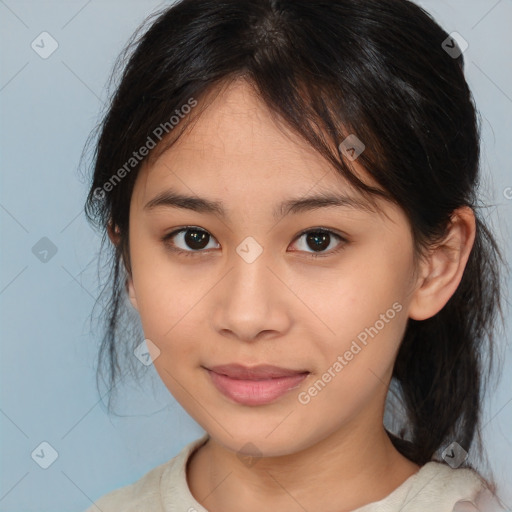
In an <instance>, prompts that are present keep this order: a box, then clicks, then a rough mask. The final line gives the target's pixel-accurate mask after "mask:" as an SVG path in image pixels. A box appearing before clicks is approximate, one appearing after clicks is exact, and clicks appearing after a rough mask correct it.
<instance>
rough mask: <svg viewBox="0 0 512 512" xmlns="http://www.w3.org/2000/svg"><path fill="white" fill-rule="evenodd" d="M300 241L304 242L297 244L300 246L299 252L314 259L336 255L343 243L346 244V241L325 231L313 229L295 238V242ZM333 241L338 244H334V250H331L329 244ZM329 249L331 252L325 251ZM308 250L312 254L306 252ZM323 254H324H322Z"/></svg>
mask: <svg viewBox="0 0 512 512" xmlns="http://www.w3.org/2000/svg"><path fill="white" fill-rule="evenodd" d="M301 239H304V242H303V243H302V244H299V245H301V247H299V250H301V251H304V252H307V253H309V256H312V257H314V258H315V257H319V256H320V257H322V256H329V255H330V254H333V253H336V252H338V251H339V250H341V249H342V248H343V247H344V245H345V243H347V242H348V240H346V239H345V238H343V237H342V236H340V235H338V234H336V233H334V232H332V231H329V230H325V229H314V230H309V231H305V232H303V233H301V234H300V235H299V237H297V240H299V241H300V240H301ZM335 239H337V240H338V241H339V243H338V245H336V244H334V247H335V248H334V249H332V246H331V244H332V243H333V242H334V240H335ZM329 247H331V249H332V250H330V251H326V249H328V248H329ZM308 248H310V249H312V252H310V251H308V250H307V249H308ZM324 252H325V253H326V254H323V253H324ZM315 253H320V254H315Z"/></svg>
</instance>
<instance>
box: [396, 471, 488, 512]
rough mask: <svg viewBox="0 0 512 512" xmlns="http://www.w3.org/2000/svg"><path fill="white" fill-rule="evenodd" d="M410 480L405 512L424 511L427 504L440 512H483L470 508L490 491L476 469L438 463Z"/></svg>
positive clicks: (419, 472)
mask: <svg viewBox="0 0 512 512" xmlns="http://www.w3.org/2000/svg"><path fill="white" fill-rule="evenodd" d="M411 480H412V481H411V485H410V487H409V489H408V492H407V494H406V497H405V503H404V505H405V506H404V512H405V511H407V512H420V511H421V512H422V511H424V510H425V506H426V505H428V506H429V508H430V507H431V510H436V511H439V512H443V511H445V512H455V511H457V510H460V511H461V512H462V511H465V510H468V511H469V510H480V509H478V508H474V509H471V508H469V507H470V506H472V505H476V504H477V503H478V502H481V497H482V495H483V494H485V493H486V492H488V491H487V486H486V483H485V481H484V480H483V478H482V477H481V476H480V475H479V474H478V473H477V472H476V471H474V470H473V469H470V468H452V467H450V466H449V465H448V464H444V463H441V462H436V461H430V462H428V463H427V464H425V465H424V466H422V467H421V468H420V470H419V471H418V473H416V475H414V476H413V478H412V479H411ZM461 503H462V505H461ZM482 510H483V509H482Z"/></svg>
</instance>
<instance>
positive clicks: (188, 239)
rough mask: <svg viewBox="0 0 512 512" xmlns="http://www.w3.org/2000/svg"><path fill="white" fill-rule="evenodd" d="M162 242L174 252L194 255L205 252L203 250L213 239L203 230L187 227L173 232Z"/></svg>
mask: <svg viewBox="0 0 512 512" xmlns="http://www.w3.org/2000/svg"><path fill="white" fill-rule="evenodd" d="M162 240H163V241H164V242H165V243H166V245H168V246H169V248H170V249H172V250H174V251H176V252H180V253H187V254H194V253H196V252H205V251H204V249H207V248H209V247H208V244H209V242H210V241H211V240H214V238H213V237H212V236H211V235H210V234H209V233H208V232H207V231H205V230H204V229H200V228H196V227H187V228H181V229H179V230H177V231H173V232H172V233H170V234H168V235H166V236H165V237H163V239H162ZM210 248H211V247H210Z"/></svg>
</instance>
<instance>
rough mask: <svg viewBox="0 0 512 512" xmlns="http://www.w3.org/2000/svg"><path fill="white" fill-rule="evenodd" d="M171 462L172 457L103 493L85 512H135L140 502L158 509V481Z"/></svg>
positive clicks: (138, 508) (172, 460)
mask: <svg viewBox="0 0 512 512" xmlns="http://www.w3.org/2000/svg"><path fill="white" fill-rule="evenodd" d="M173 462H174V459H171V460H170V461H168V462H166V463H165V464H161V465H160V466H157V467H156V468H153V469H152V470H151V471H149V472H148V473H146V474H145V475H144V476H143V477H142V478H140V479H139V480H137V481H136V482H134V483H132V484H130V485H126V486H124V487H120V488H119V489H116V490H114V491H111V492H109V493H108V494H105V495H104V496H102V497H101V498H99V499H98V500H96V501H95V502H94V503H93V505H91V506H90V507H89V508H88V509H87V510H86V511H85V512H99V511H101V512H120V511H123V512H132V511H133V512H135V511H136V510H141V509H140V506H141V505H142V504H144V506H146V507H152V508H151V510H153V508H154V510H155V511H157V510H158V511H159V510H160V508H157V507H158V506H159V503H160V481H161V479H162V474H163V473H164V472H165V470H166V469H167V468H169V466H171V465H172V463H173Z"/></svg>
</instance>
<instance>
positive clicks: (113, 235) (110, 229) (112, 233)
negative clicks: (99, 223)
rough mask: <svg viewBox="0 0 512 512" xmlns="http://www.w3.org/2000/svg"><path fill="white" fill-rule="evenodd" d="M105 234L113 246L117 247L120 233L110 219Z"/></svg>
mask: <svg viewBox="0 0 512 512" xmlns="http://www.w3.org/2000/svg"><path fill="white" fill-rule="evenodd" d="M107 233H108V237H109V238H110V241H111V242H112V243H113V244H114V245H117V244H118V243H119V238H120V231H119V227H118V226H117V224H116V225H115V226H114V224H113V222H112V219H110V220H109V221H108V223H107Z"/></svg>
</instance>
